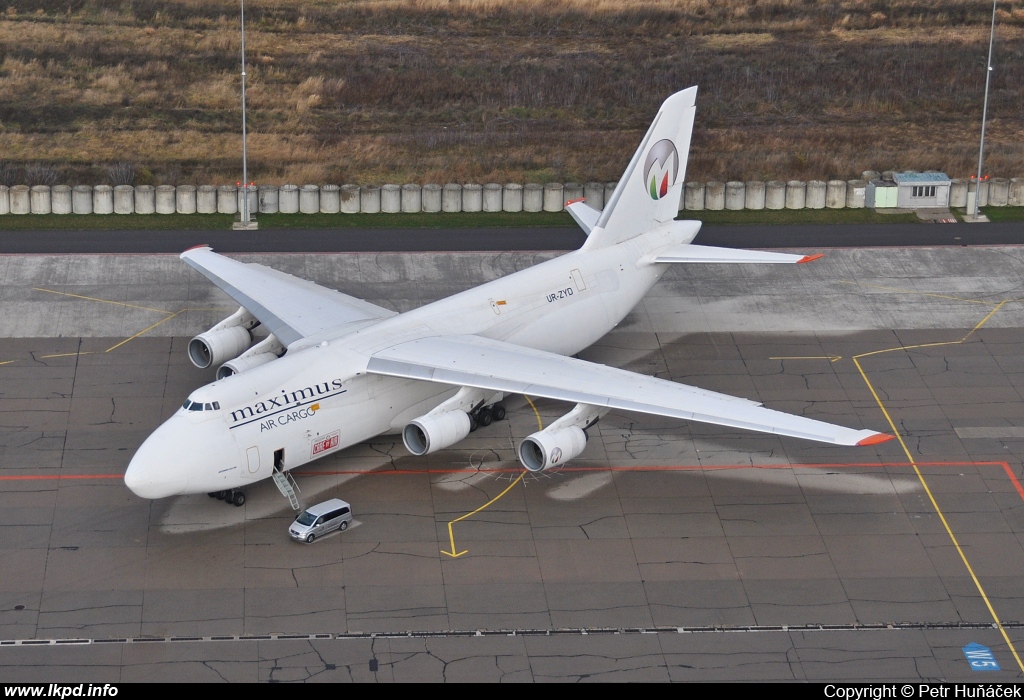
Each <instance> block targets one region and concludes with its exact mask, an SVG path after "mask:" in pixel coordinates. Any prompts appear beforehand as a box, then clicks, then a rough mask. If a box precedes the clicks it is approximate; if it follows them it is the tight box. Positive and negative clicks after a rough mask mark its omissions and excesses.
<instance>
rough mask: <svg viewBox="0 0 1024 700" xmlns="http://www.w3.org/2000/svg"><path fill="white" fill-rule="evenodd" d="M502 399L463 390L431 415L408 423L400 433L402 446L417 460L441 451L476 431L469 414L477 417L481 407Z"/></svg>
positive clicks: (495, 395)
mask: <svg viewBox="0 0 1024 700" xmlns="http://www.w3.org/2000/svg"><path fill="white" fill-rule="evenodd" d="M501 397H502V395H501V394H500V393H499V394H495V393H494V392H492V391H487V390H485V389H474V388H473V387H468V386H464V387H462V388H461V389H459V390H458V392H456V394H455V395H454V396H452V397H451V398H450V399H448V400H447V401H444V402H443V403H441V404H440V405H439V406H437V408H435V409H434V410H433V411H431V412H430V413H427V414H426V415H423V416H420V417H419V418H416V419H414V420H412V421H409V423H408V424H407V425H406V426H405V428H403V429H402V442H404V443H405V448H406V449H407V450H409V451H410V452H412V453H413V454H414V455H416V456H417V457H420V456H422V455H425V454H430V453H431V452H436V451H437V450H443V449H444V448H446V447H449V446H451V445H454V444H455V443H457V442H458V441H459V440H461V439H462V438H464V437H466V436H467V435H469V434H470V432H472V431H473V430H476V422H475V421H476V418H475V417H472V416H471V415H470V414H473V415H474V416H475V415H478V414H477V413H476V411H477V410H478V409H479V408H480V407H481V406H484V405H485V404H492V403H494V402H495V401H500V400H501ZM488 415H490V414H488ZM502 415H504V408H502ZM498 420H500V418H499V419H498ZM488 423H490V420H488ZM484 425H486V423H485V424H484Z"/></svg>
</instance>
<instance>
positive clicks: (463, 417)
mask: <svg viewBox="0 0 1024 700" xmlns="http://www.w3.org/2000/svg"><path fill="white" fill-rule="evenodd" d="M470 427H471V426H470V420H469V414H468V413H466V412H465V411H460V410H459V409H455V410H452V411H445V412H443V413H438V414H434V413H433V411H431V412H430V413H428V414H427V415H425V416H420V417H419V418H416V419H415V420H412V421H410V422H409V424H408V425H407V426H405V429H404V430H402V442H404V443H405V448H406V449H407V450H409V451H410V452H412V453H413V454H414V455H416V456H417V457H420V456H422V455H425V454H430V453H431V452H436V451H437V450H443V449H444V448H446V447H448V446H450V445H454V444H455V443H457V442H458V441H459V440H461V439H462V438H464V437H466V436H467V435H469V429H470Z"/></svg>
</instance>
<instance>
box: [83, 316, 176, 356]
mask: <svg viewBox="0 0 1024 700" xmlns="http://www.w3.org/2000/svg"><path fill="white" fill-rule="evenodd" d="M186 311H188V309H182V310H181V311H174V312H170V311H168V312H167V313H169V314H171V315H170V316H168V317H167V318H163V319H160V320H159V321H157V322H156V323H154V324H153V325H152V326H149V327H148V328H143V329H142V330H141V331H139V332H138V333H136V334H135V335H133V336H132V337H130V338H125V339H124V340H122V341H121V342H120V343H118V344H117V345H112V346H110V347H109V348H107V349H106V350H104V351H103V352H110V351H112V350H117V349H118V348H119V347H121V346H122V345H124V344H125V343H128V342H131V341H133V340H135V339H136V338H138V337H139V336H141V335H145V334H146V333H149V332H150V331H151V330H153V329H154V328H156V327H157V326H159V325H160V324H162V323H167V322H168V321H170V320H171V319H172V318H174V317H176V316H177V315H178V314H182V313H184V312H186Z"/></svg>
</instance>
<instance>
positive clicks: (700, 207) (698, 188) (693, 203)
mask: <svg viewBox="0 0 1024 700" xmlns="http://www.w3.org/2000/svg"><path fill="white" fill-rule="evenodd" d="M683 208H684V209H686V211H704V183H703V182H687V183H686V185H684V186H683Z"/></svg>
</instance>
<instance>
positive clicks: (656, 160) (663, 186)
mask: <svg viewBox="0 0 1024 700" xmlns="http://www.w3.org/2000/svg"><path fill="white" fill-rule="evenodd" d="M678 175H679V152H678V151H676V145H675V144H674V143H672V142H671V141H669V140H668V139H662V140H661V141H658V143H656V144H654V145H653V146H651V150H649V151H647V161H646V162H645V163H644V187H645V188H646V189H647V190H648V192H649V193H650V195H651V199H661V198H662V197H664V196H665V195H666V194H668V190H669V188H670V187H672V185H674V184H676V177H677V176H678Z"/></svg>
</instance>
